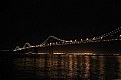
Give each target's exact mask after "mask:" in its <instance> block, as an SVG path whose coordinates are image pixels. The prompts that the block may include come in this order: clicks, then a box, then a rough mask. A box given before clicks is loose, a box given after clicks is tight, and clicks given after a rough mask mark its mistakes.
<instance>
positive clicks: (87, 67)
mask: <svg viewBox="0 0 121 80" xmlns="http://www.w3.org/2000/svg"><path fill="white" fill-rule="evenodd" d="M0 61H1V62H0V63H1V64H3V63H4V62H7V63H9V64H6V63H4V64H3V66H1V67H0V68H1V69H4V70H3V71H7V70H9V71H10V70H11V71H12V73H11V72H7V73H5V74H7V75H12V76H14V77H13V79H15V80H46V79H47V80H51V79H52V80H53V79H65V80H68V79H74V80H78V79H79V80H112V79H121V56H82V55H75V54H39V55H36V56H35V55H33V56H28V55H25V56H17V55H16V56H14V57H12V58H10V57H9V58H5V59H0ZM10 64H11V65H10ZM5 66H8V67H9V69H7V68H4V67H5Z"/></svg>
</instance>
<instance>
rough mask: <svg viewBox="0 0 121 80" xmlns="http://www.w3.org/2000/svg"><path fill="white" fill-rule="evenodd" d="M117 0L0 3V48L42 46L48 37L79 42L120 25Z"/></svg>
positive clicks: (13, 0)
mask: <svg viewBox="0 0 121 80" xmlns="http://www.w3.org/2000/svg"><path fill="white" fill-rule="evenodd" d="M119 1H120V0H95V1H94V0H93V1H92V0H90V1H89V0H69V1H67V0H56V1H53V0H52V1H51V0H49V1H47V0H0V36H1V39H0V44H1V45H0V47H1V48H14V47H15V46H17V45H20V46H22V45H24V43H25V42H29V43H31V44H33V45H35V44H39V43H41V42H42V41H43V40H44V39H46V38H47V37H48V36H49V35H54V36H57V37H59V38H62V39H67V40H68V39H80V38H84V37H93V36H98V35H101V34H104V33H106V32H109V31H111V30H113V29H116V28H118V27H120V25H121V5H120V2H119Z"/></svg>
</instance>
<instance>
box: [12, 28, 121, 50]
mask: <svg viewBox="0 0 121 80" xmlns="http://www.w3.org/2000/svg"><path fill="white" fill-rule="evenodd" d="M119 32H121V27H119V28H117V29H115V30H113V31H111V32H109V33H106V34H103V35H101V36H96V37H93V38H86V39H85V40H83V39H80V40H78V41H77V40H64V39H60V38H57V37H55V36H49V37H48V38H47V39H46V40H45V41H44V42H42V43H41V44H39V45H35V46H32V45H30V44H29V43H25V45H24V46H23V47H22V48H20V47H19V46H17V47H16V48H15V50H13V51H20V50H24V49H29V48H34V47H47V46H56V45H71V44H82V43H84V44H86V43H96V42H106V41H119V40H121V35H120V34H119Z"/></svg>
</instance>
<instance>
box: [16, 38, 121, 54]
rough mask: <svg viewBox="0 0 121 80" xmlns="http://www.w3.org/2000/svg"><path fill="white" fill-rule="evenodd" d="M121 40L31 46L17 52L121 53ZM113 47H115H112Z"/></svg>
mask: <svg viewBox="0 0 121 80" xmlns="http://www.w3.org/2000/svg"><path fill="white" fill-rule="evenodd" d="M120 40H121V39H110V40H96V41H94V40H93V41H92V40H85V41H72V42H66V43H64V42H63V43H57V44H56V43H49V44H46V45H45V44H43V45H36V46H29V47H24V48H19V49H18V50H16V52H33V53H41V52H46V53H48V52H49V53H50V52H51V51H53V52H82V51H107V52H108V51H120V48H121V45H119V44H121V41H120ZM112 45H113V46H112Z"/></svg>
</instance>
